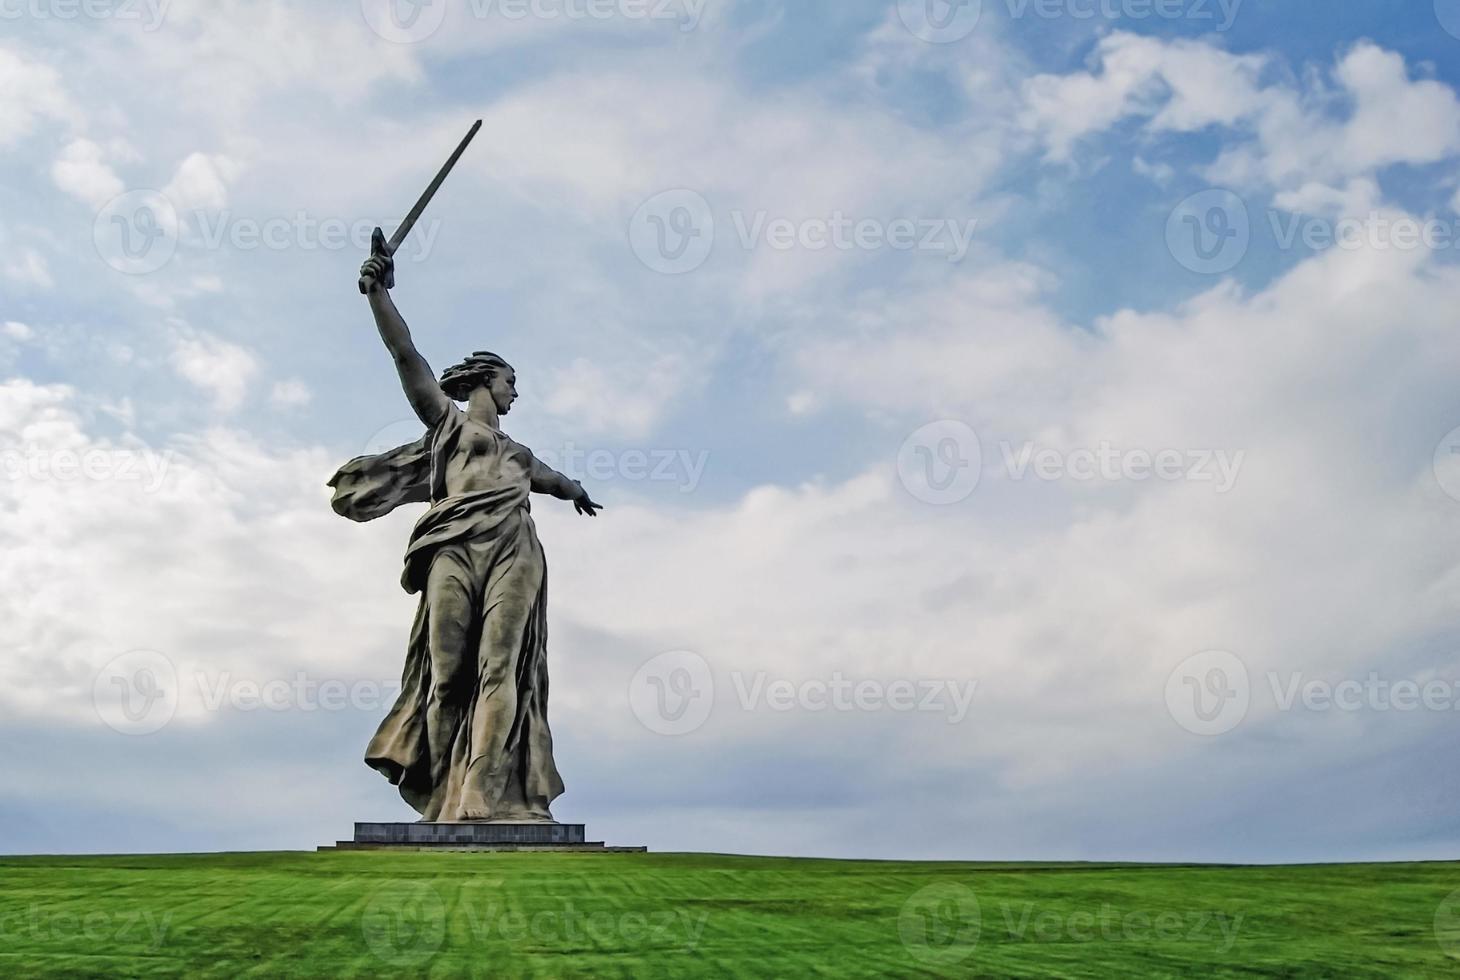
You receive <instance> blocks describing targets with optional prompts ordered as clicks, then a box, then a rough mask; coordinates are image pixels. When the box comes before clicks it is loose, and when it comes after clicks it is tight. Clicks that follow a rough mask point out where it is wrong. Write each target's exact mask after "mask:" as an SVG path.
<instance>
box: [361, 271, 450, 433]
mask: <svg viewBox="0 0 1460 980" xmlns="http://www.w3.org/2000/svg"><path fill="white" fill-rule="evenodd" d="M360 277H361V281H362V282H366V283H368V289H367V292H366V296H367V297H369V299H370V310H371V312H372V313H374V314H375V325H376V327H378V328H379V330H380V339H381V340H383V341H385V347H386V350H388V351H390V356H391V358H392V359H393V360H394V361H395V369H396V372H397V373H399V374H400V383H401V387H402V388H404V389H405V393H406V398H407V400H409V401H410V403H411V408H413V409H415V412H416V415H417V416H419V417H420V419H421V421H422V422H424V423H426V425H427V426H428V427H431V426H435V425H436V423H437V422H440V421H441V417H442V416H443V415H445V414H446V412H447V411H448V410H449V409H450V408H451V399H449V398H447V397H446V393H445V392H444V391H442V390H441V385H440V384H438V383H437V382H436V375H435V373H434V372H433V371H432V370H431V365H430V364H428V363H426V359H425V358H424V357H422V356H421V354H420V352H419V351H418V350H416V345H415V342H414V341H413V340H411V331H410V328H409V327H407V326H406V321H405V319H404V318H403V317H402V316H401V315H400V311H399V310H397V309H396V308H395V300H393V299H391V297H390V290H389V289H388V288H387V287H386V285H385V284H386V283H393V282H394V281H395V260H394V259H393V258H391V256H390V254H389V252H387V251H385V250H384V249H381V248H380V247H379V244H378V243H377V246H376V249H375V252H374V254H372V255H371V256H370V258H368V259H366V260H365V264H364V265H363V266H361V267H360Z"/></svg>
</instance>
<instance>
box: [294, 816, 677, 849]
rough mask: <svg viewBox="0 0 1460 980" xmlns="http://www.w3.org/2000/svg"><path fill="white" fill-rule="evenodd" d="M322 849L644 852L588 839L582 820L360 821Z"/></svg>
mask: <svg viewBox="0 0 1460 980" xmlns="http://www.w3.org/2000/svg"><path fill="white" fill-rule="evenodd" d="M320 850H321V851H374V850H416V851H424V850H430V851H596V852H599V853H625V852H631V853H643V852H644V851H647V850H648V848H646V847H608V846H606V845H605V844H604V843H603V842H602V841H590V840H588V838H587V833H586V832H585V829H584V825H583V824H581V823H357V824H355V839H354V840H348V841H339V842H337V843H336V844H334V845H333V846H329V847H321V848H320Z"/></svg>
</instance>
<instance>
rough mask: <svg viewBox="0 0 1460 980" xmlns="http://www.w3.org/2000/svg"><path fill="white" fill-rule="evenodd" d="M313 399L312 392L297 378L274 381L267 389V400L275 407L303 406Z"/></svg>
mask: <svg viewBox="0 0 1460 980" xmlns="http://www.w3.org/2000/svg"><path fill="white" fill-rule="evenodd" d="M313 400H314V392H313V391H311V390H310V388H309V385H308V384H306V383H305V382H303V381H301V380H299V379H298V378H291V379H289V380H287V381H276V382H275V383H274V387H273V388H271V389H270V390H269V401H270V402H271V403H272V404H273V405H274V407H276V408H303V407H305V406H306V405H308V404H309V403H310V402H311V401H313Z"/></svg>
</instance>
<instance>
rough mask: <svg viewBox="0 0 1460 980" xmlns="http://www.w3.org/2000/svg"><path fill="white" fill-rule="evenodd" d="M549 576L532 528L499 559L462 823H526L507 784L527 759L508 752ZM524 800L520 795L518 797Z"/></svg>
mask: <svg viewBox="0 0 1460 980" xmlns="http://www.w3.org/2000/svg"><path fill="white" fill-rule="evenodd" d="M543 574H544V567H543V560H542V549H541V548H540V547H539V545H538V543H537V536H536V535H535V534H533V533H532V532H531V526H530V525H526V526H525V527H524V529H523V531H522V533H519V534H518V535H516V536H515V539H514V540H513V542H512V544H511V545H510V546H509V547H507V548H504V549H503V550H502V551H501V552H500V553H499V554H498V555H497V558H496V562H495V563H494V567H493V568H492V570H491V575H490V577H489V578H488V580H487V585H486V594H485V596H484V598H483V619H482V633H481V644H480V646H479V647H478V649H477V669H478V671H479V672H480V679H479V682H478V687H477V695H476V697H477V703H476V708H475V710H474V711H473V714H472V739H471V748H472V765H471V768H470V770H469V772H468V775H467V784H466V786H465V788H464V791H463V793H462V814H463V816H462V819H465V820H493V819H498V820H501V819H506V820H513V819H522V818H524V817H525V816H528V815H527V814H523V813H518V812H504V807H503V803H504V797H506V796H508V795H509V794H508V793H507V792H506V789H507V780H508V779H509V778H511V777H512V775H513V774H514V773H516V772H517V770H518V769H519V763H520V761H521V760H519V759H517V758H515V757H511V756H509V754H508V740H509V738H510V736H511V734H512V729H513V726H514V724H515V723H516V721H517V712H518V694H519V692H518V689H517V682H518V678H517V668H518V663H519V661H520V659H521V656H522V649H523V644H524V639H525V637H526V635H527V631H528V626H529V623H530V622H531V620H532V615H533V610H534V604H535V603H536V601H537V596H538V590H539V589H540V588H541V586H542V579H543ZM515 795H516V796H518V797H520V795H521V794H520V793H519V794H515Z"/></svg>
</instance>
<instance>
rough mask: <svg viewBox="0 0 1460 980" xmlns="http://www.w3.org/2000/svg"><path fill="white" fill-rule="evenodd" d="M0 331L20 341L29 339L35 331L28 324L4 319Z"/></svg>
mask: <svg viewBox="0 0 1460 980" xmlns="http://www.w3.org/2000/svg"><path fill="white" fill-rule="evenodd" d="M0 332H3V333H4V334H5V336H7V337H9V338H10V339H11V340H17V341H22V342H24V341H27V340H30V339H31V338H33V337H34V336H35V331H34V330H32V329H31V328H30V326H29V325H27V324H24V323H21V322H20V321H18V320H6V321H5V323H4V324H3V325H0Z"/></svg>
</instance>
